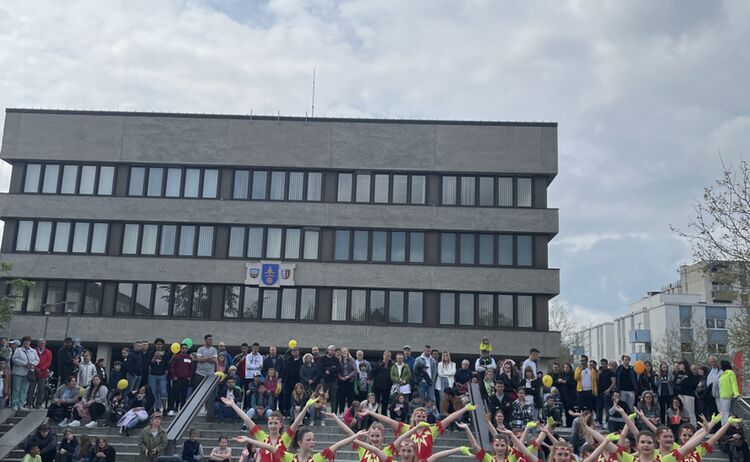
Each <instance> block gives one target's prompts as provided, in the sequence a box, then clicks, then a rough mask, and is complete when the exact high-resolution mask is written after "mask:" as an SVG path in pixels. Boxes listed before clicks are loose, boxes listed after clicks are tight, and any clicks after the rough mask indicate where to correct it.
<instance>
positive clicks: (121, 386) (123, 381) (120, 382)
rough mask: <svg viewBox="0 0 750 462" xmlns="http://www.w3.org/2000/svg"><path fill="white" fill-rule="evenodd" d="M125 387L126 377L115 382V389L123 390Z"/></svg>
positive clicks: (126, 386) (126, 383) (126, 385)
mask: <svg viewBox="0 0 750 462" xmlns="http://www.w3.org/2000/svg"><path fill="white" fill-rule="evenodd" d="M126 388H128V381H127V380H126V379H120V381H119V382H117V389H118V390H124V389H126Z"/></svg>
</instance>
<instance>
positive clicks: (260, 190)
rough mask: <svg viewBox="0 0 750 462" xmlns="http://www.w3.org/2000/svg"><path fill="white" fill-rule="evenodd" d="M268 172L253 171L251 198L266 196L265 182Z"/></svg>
mask: <svg viewBox="0 0 750 462" xmlns="http://www.w3.org/2000/svg"><path fill="white" fill-rule="evenodd" d="M267 177H268V172H265V171H263V170H256V171H254V172H253V194H252V198H253V199H265V198H266V183H267V182H268V178H267Z"/></svg>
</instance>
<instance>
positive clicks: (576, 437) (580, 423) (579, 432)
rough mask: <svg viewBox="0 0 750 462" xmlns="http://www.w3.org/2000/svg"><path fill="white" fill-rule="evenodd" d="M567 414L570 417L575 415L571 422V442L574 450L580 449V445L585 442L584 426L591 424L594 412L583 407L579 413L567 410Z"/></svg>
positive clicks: (585, 432)
mask: <svg viewBox="0 0 750 462" xmlns="http://www.w3.org/2000/svg"><path fill="white" fill-rule="evenodd" d="M569 414H570V415H571V416H572V417H575V418H574V419H573V423H572V424H571V427H572V430H573V434H572V436H571V444H573V450H574V451H580V450H581V446H582V445H583V444H585V443H586V435H587V431H586V426H589V425H591V421H592V420H593V418H594V414H593V413H592V412H591V410H589V409H585V410H583V411H582V412H580V413H577V412H573V411H569ZM584 423H585V425H584Z"/></svg>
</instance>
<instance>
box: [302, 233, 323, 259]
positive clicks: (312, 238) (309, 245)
mask: <svg viewBox="0 0 750 462" xmlns="http://www.w3.org/2000/svg"><path fill="white" fill-rule="evenodd" d="M319 235H320V232H319V231H316V230H311V229H306V230H305V252H304V259H305V260H317V259H318V237H319Z"/></svg>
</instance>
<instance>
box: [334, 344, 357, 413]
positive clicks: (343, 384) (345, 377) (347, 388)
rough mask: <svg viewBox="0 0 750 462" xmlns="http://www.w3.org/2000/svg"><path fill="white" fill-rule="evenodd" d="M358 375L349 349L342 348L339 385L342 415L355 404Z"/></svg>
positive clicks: (338, 393) (339, 407) (339, 410)
mask: <svg viewBox="0 0 750 462" xmlns="http://www.w3.org/2000/svg"><path fill="white" fill-rule="evenodd" d="M356 375H357V369H355V362H354V359H353V358H352V356H351V355H350V354H349V349H348V348H341V360H340V361H339V383H338V391H337V395H338V399H339V406H338V412H339V413H340V414H342V418H343V413H344V411H345V410H346V408H347V406H351V404H352V402H354V381H355V378H356ZM332 404H333V402H332Z"/></svg>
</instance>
